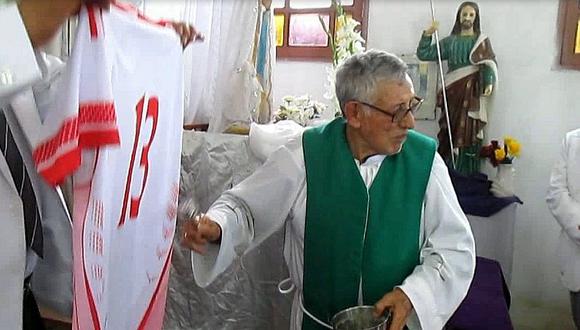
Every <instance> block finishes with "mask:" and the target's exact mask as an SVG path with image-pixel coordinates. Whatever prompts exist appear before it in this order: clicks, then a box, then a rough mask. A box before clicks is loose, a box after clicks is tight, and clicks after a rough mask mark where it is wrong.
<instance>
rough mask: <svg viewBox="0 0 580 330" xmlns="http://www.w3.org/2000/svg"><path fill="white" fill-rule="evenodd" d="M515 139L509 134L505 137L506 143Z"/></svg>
mask: <svg viewBox="0 0 580 330" xmlns="http://www.w3.org/2000/svg"><path fill="white" fill-rule="evenodd" d="M515 140H516V139H514V138H513V137H511V136H509V135H506V136H504V137H503V142H504V143H505V144H510V143H512V141H515Z"/></svg>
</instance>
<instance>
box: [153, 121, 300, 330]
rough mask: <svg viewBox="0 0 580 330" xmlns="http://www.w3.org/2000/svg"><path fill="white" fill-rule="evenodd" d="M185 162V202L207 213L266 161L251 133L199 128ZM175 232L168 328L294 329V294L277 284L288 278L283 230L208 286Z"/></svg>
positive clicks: (189, 135) (186, 140)
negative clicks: (197, 277)
mask: <svg viewBox="0 0 580 330" xmlns="http://www.w3.org/2000/svg"><path fill="white" fill-rule="evenodd" d="M181 161H182V165H181V186H180V202H183V201H184V200H186V199H188V198H193V199H194V201H195V202H196V204H197V205H198V206H199V208H200V210H201V211H202V212H205V211H206V210H207V209H208V208H209V206H210V205H211V203H213V202H214V201H215V200H216V199H217V198H218V197H219V195H220V194H221V193H222V192H223V191H225V190H227V189H229V188H231V187H232V186H234V185H236V184H237V183H239V182H240V181H242V180H243V179H244V178H246V177H247V176H248V175H250V174H251V173H252V172H253V171H254V170H255V169H256V168H257V167H258V166H259V165H260V161H259V160H258V158H256V157H255V156H254V155H253V154H252V152H251V151H250V148H249V147H248V137H247V136H238V135H228V134H212V133H199V132H186V133H184V135H183V149H182V159H181ZM182 222H183V219H178V224H179V225H181V223H182ZM178 228H179V227H178ZM175 237H176V239H175V241H174V252H173V260H172V266H173V268H172V270H171V276H170V282H169V292H168V296H167V307H166V313H165V325H164V328H165V329H208V330H209V329H211V330H216V329H268V330H269V329H288V328H289V324H290V308H291V298H292V295H288V296H284V295H282V294H280V293H279V292H278V288H277V285H278V282H280V281H281V280H283V279H285V278H287V277H288V271H287V269H286V265H285V263H284V258H283V245H284V232H283V230H280V231H279V232H276V233H275V234H274V235H272V236H271V237H270V238H269V239H267V240H266V241H264V242H263V243H262V244H260V245H259V246H258V247H257V248H255V249H253V250H251V251H248V253H246V254H245V255H244V256H243V257H242V258H240V259H238V260H236V261H235V262H234V263H233V264H232V265H231V266H230V267H229V268H228V269H227V270H226V271H225V272H224V273H223V274H222V275H221V276H219V277H218V278H217V279H216V281H214V283H212V284H211V285H209V286H208V287H207V288H200V287H198V286H197V285H196V283H195V281H194V279H193V273H192V269H191V258H190V251H189V250H187V249H185V248H183V247H181V246H180V245H179V242H178V240H179V232H178V233H176V235H175Z"/></svg>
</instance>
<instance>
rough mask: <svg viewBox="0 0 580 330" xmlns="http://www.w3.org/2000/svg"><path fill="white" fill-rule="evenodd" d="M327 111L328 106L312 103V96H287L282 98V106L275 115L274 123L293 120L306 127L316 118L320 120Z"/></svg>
mask: <svg viewBox="0 0 580 330" xmlns="http://www.w3.org/2000/svg"><path fill="white" fill-rule="evenodd" d="M325 110H326V105H325V104H323V103H320V102H316V101H312V99H311V97H310V95H302V96H298V97H296V96H285V97H284V98H282V104H281V105H280V107H279V108H278V110H277V111H276V112H275V113H274V122H278V121H280V120H293V121H295V122H296V123H298V124H300V125H302V126H306V125H308V123H309V121H310V120H312V119H314V118H320V115H321V114H322V113H323V112H324V111H325Z"/></svg>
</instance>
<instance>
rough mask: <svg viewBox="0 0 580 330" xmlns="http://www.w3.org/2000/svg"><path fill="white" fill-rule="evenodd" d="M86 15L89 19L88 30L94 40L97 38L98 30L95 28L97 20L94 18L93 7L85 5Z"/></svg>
mask: <svg viewBox="0 0 580 330" xmlns="http://www.w3.org/2000/svg"><path fill="white" fill-rule="evenodd" d="M87 13H88V17H89V30H90V31H91V38H92V39H95V38H97V37H98V36H99V30H98V28H97V18H96V16H95V7H93V6H91V5H87Z"/></svg>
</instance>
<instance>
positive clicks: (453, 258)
mask: <svg viewBox="0 0 580 330" xmlns="http://www.w3.org/2000/svg"><path fill="white" fill-rule="evenodd" d="M423 217H424V220H423V221H424V228H423V230H424V232H423V235H424V239H423V241H422V242H421V252H420V264H419V265H418V266H417V267H415V269H414V271H413V273H412V274H411V275H409V276H408V277H407V278H406V279H405V281H404V282H403V284H402V285H401V286H400V288H401V289H402V290H403V291H404V292H405V294H406V295H407V296H408V297H409V299H410V300H411V303H412V304H413V307H414V312H413V315H411V317H410V318H409V321H408V326H409V328H410V329H442V328H443V326H444V325H445V323H446V322H447V321H448V320H449V318H450V317H451V315H452V314H453V313H454V312H455V310H456V309H457V308H458V307H459V305H460V304H461V302H462V301H463V298H465V296H466V295H467V291H468V290H469V285H470V284H471V280H472V279H473V275H474V272H475V243H474V239H473V234H472V232H471V227H470V226H469V222H468V221H467V218H466V216H465V214H464V213H463V211H462V210H461V207H460V205H459V202H458V201H457V196H456V195H455V190H454V189H453V185H452V184H451V179H450V178H449V173H448V170H447V166H446V165H445V163H444V162H443V160H442V159H441V156H439V154H436V155H435V159H434V160H433V167H432V169H431V176H430V178H429V182H428V184H427V191H426V194H425V201H424V214H423ZM417 323H419V324H417Z"/></svg>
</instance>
